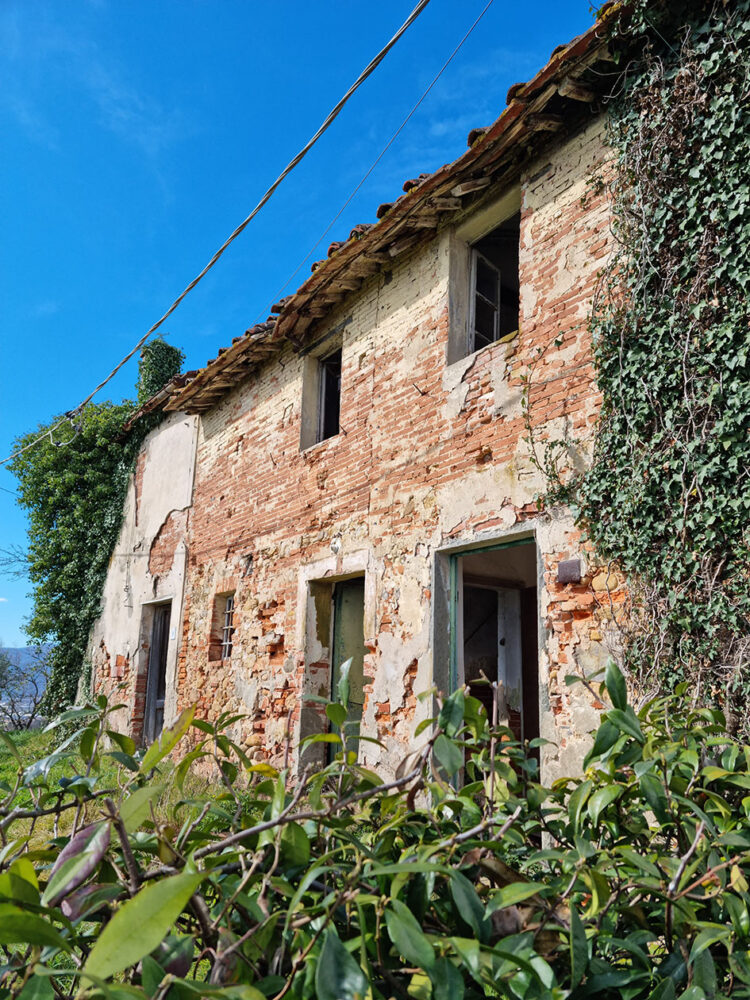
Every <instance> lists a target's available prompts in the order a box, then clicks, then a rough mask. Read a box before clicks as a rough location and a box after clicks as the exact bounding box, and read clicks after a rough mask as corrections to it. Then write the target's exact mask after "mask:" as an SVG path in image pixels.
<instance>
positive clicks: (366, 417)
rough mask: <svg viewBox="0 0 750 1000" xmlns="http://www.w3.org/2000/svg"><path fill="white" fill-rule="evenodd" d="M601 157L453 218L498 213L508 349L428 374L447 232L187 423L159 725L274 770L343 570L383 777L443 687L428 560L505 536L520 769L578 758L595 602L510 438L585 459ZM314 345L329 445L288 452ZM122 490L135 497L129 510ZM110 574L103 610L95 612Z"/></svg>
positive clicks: (545, 165) (303, 725)
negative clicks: (181, 717) (323, 370)
mask: <svg viewBox="0 0 750 1000" xmlns="http://www.w3.org/2000/svg"><path fill="white" fill-rule="evenodd" d="M604 159H605V149H604V144H603V125H602V123H601V122H600V121H595V122H593V123H592V124H591V125H590V126H589V127H587V128H586V129H585V130H583V131H582V132H580V133H579V134H578V135H576V136H574V137H573V138H571V139H568V140H567V141H566V142H564V143H561V144H559V145H558V146H557V147H552V149H551V151H550V152H548V153H547V154H546V155H545V156H544V157H542V158H540V159H537V160H535V161H533V162H531V163H530V164H529V165H528V167H527V169H526V170H525V171H524V173H523V174H522V176H521V178H520V181H519V188H518V189H516V191H515V194H514V193H513V192H510V193H509V192H505V191H496V190H492V189H490V190H488V192H487V197H486V199H485V201H484V206H485V207H484V208H483V207H482V206H480V208H479V209H477V210H476V212H481V211H484V213H485V216H486V217H487V218H490V220H491V214H492V211H493V209H492V205H493V204H495V203H497V202H498V199H502V198H505V199H506V200H507V199H508V198H512V199H515V203H516V204H518V203H520V206H521V241H520V268H519V271H520V286H521V306H520V328H519V332H518V334H517V336H516V337H515V338H513V339H511V340H509V341H508V342H506V343H500V342H498V343H495V344H491V345H490V346H489V347H486V348H484V349H483V350H481V351H479V352H478V353H476V354H473V355H471V356H470V357H468V358H459V359H458V360H455V361H453V362H452V363H450V364H448V363H447V361H448V358H449V357H451V358H452V357H453V356H455V353H456V347H455V344H456V337H457V335H458V334H457V327H456V324H459V325H460V324H463V323H465V321H466V317H465V309H466V302H467V295H466V290H465V287H464V285H463V282H464V281H465V278H464V277H462V276H463V275H464V274H465V260H466V242H465V235H462V233H464V234H465V231H466V226H468V227H469V228H470V227H471V218H470V217H467V219H466V220H464V222H463V223H462V224H461V225H459V226H457V227H456V226H452V227H444V228H443V229H442V230H441V231H439V233H438V235H437V237H436V238H435V239H434V240H433V241H432V242H431V243H428V244H426V245H424V246H423V247H422V248H420V249H419V250H418V251H416V252H414V253H412V254H411V255H410V256H408V257H407V259H405V260H401V259H399V262H398V263H394V265H393V268H392V270H390V271H385V272H384V273H381V274H378V275H377V276H374V277H372V278H371V279H369V280H368V281H367V282H366V283H365V285H364V286H363V287H362V288H361V289H360V290H359V291H358V292H357V293H356V294H353V295H351V296H350V298H349V299H347V300H346V301H345V302H344V304H343V305H342V306H341V307H340V308H338V309H336V310H335V311H334V312H332V313H331V315H330V316H328V317H326V318H324V319H323V320H321V321H320V322H319V323H318V324H317V326H316V327H315V331H314V333H313V334H312V335H311V336H310V338H309V341H308V342H307V343H306V345H305V347H304V349H303V351H302V352H299V351H297V350H296V349H294V348H293V347H292V345H291V344H289V345H288V346H287V347H285V348H284V350H283V351H282V353H281V354H280V355H279V356H278V358H276V359H274V360H273V361H270V362H269V363H268V364H267V365H266V366H265V367H264V368H262V369H260V370H259V371H257V372H255V373H254V374H251V375H249V376H248V377H247V379H246V381H245V382H244V383H242V384H241V385H239V386H238V387H236V388H234V389H233V390H232V391H230V392H229V393H228V394H227V395H226V396H225V397H224V398H223V400H222V401H221V402H220V403H219V404H218V405H216V406H214V407H213V408H212V409H211V410H209V411H208V412H206V413H205V414H203V415H202V416H201V418H200V422H199V425H198V428H197V459H196V474H195V488H194V495H193V505H192V509H191V512H190V518H189V523H185V524H184V527H183V529H182V530H183V531H184V532H185V533H186V539H187V545H188V549H189V558H188V560H187V565H186V567H185V570H184V605H183V613H182V627H183V641H182V643H181V645H180V651H179V664H178V667H177V671H176V674H175V676H174V679H172V678H171V675H170V697H171V699H172V701H171V702H170V708H171V710H172V712H173V711H174V710H175V709H176V708H177V707H181V706H184V705H187V704H191V703H197V704H198V706H199V711H200V712H201V713H203V714H205V715H207V716H209V717H215V716H216V715H218V714H219V713H220V712H222V711H235V710H236V711H240V712H243V713H246V714H247V720H246V722H244V723H241V724H238V725H237V727H236V728H237V735H238V736H239V737H240V738H241V739H242V740H243V741H244V743H245V745H246V746H247V748H248V749H249V751H250V752H251V753H252V754H253V755H254V756H255V758H256V759H258V760H271V761H276V762H278V761H280V760H281V759H282V758H283V755H284V752H285V746H286V743H287V741H289V743H290V748H291V752H292V754H293V755H294V758H295V759H296V755H297V748H298V742H299V739H300V736H301V735H304V734H305V733H307V732H311V731H315V727H316V726H322V725H323V720H322V717H321V713H320V708H319V706H316V704H315V703H313V702H308V701H306V700H305V698H306V696H308V695H320V694H326V693H327V692H329V691H330V657H331V651H330V649H329V645H330V639H329V636H330V599H331V593H332V585H333V582H334V581H336V580H342V579H345V578H347V577H351V576H356V575H362V576H364V579H365V615H364V623H365V625H364V630H365V646H366V649H367V655H366V657H365V674H366V675H367V676H369V677H370V678H372V680H371V681H370V682H369V683H368V684H367V686H366V689H365V704H364V712H363V719H362V732H363V733H364V734H366V735H368V736H373V737H377V738H378V739H380V740H381V741H382V743H383V745H384V749H382V750H381V749H379V748H378V747H376V746H375V745H374V744H362V745H361V748H360V753H361V756H362V758H363V759H364V760H365V761H367V762H368V763H372V764H375V765H377V766H379V767H381V768H383V769H385V770H388V769H393V768H394V767H395V766H397V764H398V763H399V761H400V760H401V759H402V757H403V755H404V753H405V752H406V750H407V749H413V747H414V745H415V737H414V733H415V730H416V727H417V726H418V724H419V722H420V721H421V720H422V719H423V718H426V717H428V716H429V715H430V714H431V712H432V710H433V702H432V701H431V699H430V698H426V699H423V700H420V699H419V698H418V697H417V695H418V694H420V693H421V692H425V691H428V690H429V689H430V688H431V687H432V686H433V685H437V686H438V687H440V688H442V689H443V690H445V689H446V687H447V683H448V677H449V672H448V664H447V660H446V657H447V644H446V639H445V636H446V634H447V628H448V623H447V617H446V600H447V598H446V594H445V582H444V564H445V560H446V559H448V558H450V553H451V552H456V551H458V550H460V549H467V548H469V547H471V546H474V545H479V544H483V545H484V544H491V543H493V542H498V541H502V540H503V539H508V538H514V537H517V536H518V537H521V536H522V537H524V538H528V539H531V540H532V541H534V542H535V544H536V553H537V564H538V634H539V663H538V684H539V704H540V713H541V734H542V735H543V736H544V737H545V738H547V739H548V740H550V741H552V743H551V744H550V745H549V746H547V747H545V749H544V751H543V768H544V777H545V778H546V779H547V780H551V779H553V778H554V777H556V776H558V775H560V774H563V773H568V772H570V771H572V770H575V769H576V768H577V767H578V766H579V763H580V760H581V758H582V755H583V753H584V752H585V750H586V748H587V746H588V739H589V737H588V733H589V731H590V730H591V729H592V728H593V727H594V726H595V724H596V713H597V709H598V708H599V707H600V706H598V704H597V703H595V702H594V701H592V698H591V697H590V696H589V694H588V693H587V692H586V691H585V690H584V689H583V688H582V687H570V686H568V685H566V683H565V675H566V674H569V673H575V672H576V671H577V670H578V669H579V668H584V669H585V670H586V671H587V672H590V671H591V669H592V668H593V667H595V666H598V665H599V664H601V663H602V662H603V659H604V656H605V650H604V646H603V639H602V636H603V632H602V628H603V627H605V625H606V621H604V622H603V620H604V619H606V608H603V609H602V608H601V607H600V605H604V604H605V602H603V601H601V600H600V599H599V597H598V595H597V592H596V591H595V589H593V588H592V586H591V581H592V579H593V577H594V575H595V574H596V573H597V572H598V568H597V567H596V566H594V565H590V566H587V565H585V564H586V558H587V557H586V553H584V552H583V551H582V548H581V541H580V537H579V534H578V532H577V530H576V529H575V527H574V525H573V523H572V520H571V518H570V515H569V514H568V513H567V512H565V511H563V510H551V511H548V510H542V509H540V508H539V507H538V505H537V497H538V495H539V494H540V493H542V492H543V491H544V488H545V482H544V478H543V476H542V474H541V473H540V471H539V469H538V467H537V466H536V465H535V463H534V461H533V460H532V459H533V454H532V449H531V445H530V441H529V434H528V432H529V429H531V431H532V435H533V440H534V447H537V448H539V447H543V445H544V442H545V441H548V440H554V439H557V438H562V439H565V440H566V441H567V442H568V455H569V456H570V457H569V461H570V462H571V463H574V464H578V463H580V462H581V461H583V460H585V455H586V454H587V449H588V447H589V443H590V437H591V431H592V428H593V424H594V422H595V420H596V415H597V408H598V404H599V397H598V394H597V391H596V386H595V384H594V375H593V369H592V364H591V353H590V341H589V334H588V332H587V328H586V317H587V314H588V310H589V307H590V303H591V299H592V295H593V291H594V287H595V281H596V272H597V269H599V268H600V267H601V266H602V264H603V262H604V261H605V259H606V254H607V252H608V247H609V235H608V212H607V205H606V201H605V196H604V194H603V191H602V186H601V185H600V186H599V187H596V186H595V185H593V184H592V181H593V180H594V178H595V177H596V176H597V175H598V174H599V173H600V171H601V169H602V164H603V162H604ZM488 213H489V214H488ZM500 221H501V217H500V218H497V220H496V223H497V222H500ZM462 225H463V227H464V228H463V229H462ZM459 332H460V331H459ZM459 340H460V337H459ZM338 343H340V344H341V346H342V351H343V372H342V394H341V431H340V433H339V434H338V435H337V436H336V437H333V438H330V439H329V440H326V441H323V442H321V443H319V444H313V445H312V446H309V447H304V446H305V445H308V444H309V441H310V440H311V436H310V433H309V427H308V429H307V430H306V429H305V427H306V421H308V422H309V420H310V412H309V407H310V405H311V404H310V399H311V398H313V397H314V394H312V393H311V392H310V391H309V384H308V385H307V386H306V385H305V373H306V372H307V378H308V379H309V377H310V376H309V372H310V370H311V362H310V358H311V357H312V356H314V354H315V352H316V350H319V351H322V350H324V349H327V347H326V345H329V346H336V345H337V344H338ZM316 344H317V345H320V346H319V347H317V348H316ZM524 400H527V402H528V410H525V408H524ZM527 422H528V424H529V426H528V427H527ZM163 433H164V431H163V430H160V431H159V432H157V433H156V435H155V436H154V437H153V440H152V441H151V443H150V444H149V442H147V444H146V446H145V448H144V457H143V463H144V469H145V470H149V469H150V468H151V466H152V465H154V466H156V465H157V464H158V465H159V468H160V469H163V470H166V468H167V465H166V464H164V465H162V464H161V463H169V466H168V467H169V469H172V470H174V469H175V461H176V455H175V452H174V451H171V452H170V453H169V454H167V452H166V450H165V448H166V446H164V447H162V445H163V443H164V442H163V439H162V434H163ZM313 438H314V435H313ZM191 440H192V439H191ZM157 442H160V443H159V444H158V445H157ZM300 443H302V445H303V448H302V449H301V447H300ZM183 447H184V449H186V448H187V434H186V436H185V442H184V446H183ZM183 455H184V451H183ZM160 474H162V473H160ZM154 475H157V473H154ZM163 475H164V479H169V478H170V477H171V473H170V474H168V473H166V471H164V472H163ZM145 476H146V472H144V478H145ZM191 478H192V477H191ZM145 497H146V493H145V487H144V494H143V498H142V502H141V509H143V510H144V511H145V506H146V499H145ZM183 499H184V497H183ZM159 502H160V503H161V506H160V507H159V509H158V511H149V512H148V514H145V513H144V514H143V515H142V516H143V517H144V518H147V520H148V525H149V527H148V532H149V534H148V535H147V534H146V533H145V531H144V532H143V534H142V535H141V534H139V533H138V532H139V531H140V530H141V529H139V528H138V527H137V526H136V524H135V518H134V514H133V509H132V508H133V504H134V500H133V498H132V497H130V498H129V501H128V503H129V505H130V506H129V507H128V508H127V510H126V526H125V528H124V529H123V539H122V545H121V546H120V547H122V548H128V551H131V552H133V553H135V552H136V551H137V552H140V550H141V548H142V547H143V546H146V547H147V548H148V547H149V546H150V545H151V541H152V540H153V539H154V538H156V537H157V535H158V533H159V529H160V527H161V526H162V525H163V524H164V521H165V518H166V517H167V515H168V514H169V512H170V511H171V510H181V509H182V507H180V505H179V504H178V503H177V502H173V501H172V500H170V502H169V505H167V504H165V503H164V502H163V500H160V501H159ZM184 506H187V502H186V503H185V505H184ZM575 557H580V558H581V559H582V560H583V563H584V566H585V574H584V577H583V579H582V581H581V582H580V583H579V584H564V585H563V584H558V583H557V565H558V563H559V562H560V561H561V560H564V559H569V558H575ZM590 561H591V560H590V559H589V562H590ZM137 562H138V560H137V559H136V558H133V559H131V560H130V561H127V560H126V561H125V564H126V565H122V566H121V564H120V563H118V562H117V560H115V562H114V563H113V568H112V572H111V574H110V580H109V581H108V589H107V595H106V597H105V606H104V612H103V616H102V619H101V620H100V623H99V624H98V626H97V630H96V632H95V642H94V645H95V647H96V646H97V643H100V642H104V643H105V644H106V646H107V650H108V651H109V650H113V651H114V649H115V646H116V645H117V643H118V642H120V643H121V642H122V641H123V639H124V637H125V636H126V635H127V636H128V637H129V638H128V642H129V643H130V645H126V646H124V647H123V648H124V649H127V653H126V655H127V656H128V658H130V657H132V655H133V653H132V650H134V649H136V648H137V641H136V640H133V639H132V636H134V635H137V629H136V630H135V632H134V631H133V623H134V620H135V619H137V618H138V614H139V611H138V601H139V600H140V601H144V600H148V599H152V598H151V597H150V596H147V595H149V594H150V589H149V588H152V587H153V586H154V583H153V580H152V578H151V576H150V574H149V573H148V570H147V568H146V566H145V564H143V563H142V564H140V565H139V567H138V568H137V569H136V568H135V563H137ZM127 574H130V576H129V577H128V579H129V580H130V587H131V593H132V606H131V607H129V609H128V613H127V614H125V613H124V612H123V610H122V609H118V608H116V604H117V599H119V600H120V602H122V592H123V587H124V582H125V578H126V575H127ZM170 574H171V575H170ZM181 574H182V568H181V564H179V559H177V560H176V562H175V563H174V564H173V567H172V569H171V570H170V571H169V572H168V573H167V574H166V576H164V577H162V576H161V575H160V576H159V578H158V581H157V584H156V588H157V590H156V591H154V596H158V595H161V594H163V593H166V591H165V590H163V589H159V588H161V587H163V586H166V583H163V581H166V580H168V581H169V586H170V587H172V591H171V592H172V593H173V594H175V596H174V597H173V600H174V601H175V602H177V598H176V588H177V587H178V586H182V583H183V578H182V575H181ZM136 577H137V582H136ZM157 592H158V594H157ZM227 593H233V594H234V598H235V626H236V631H235V635H234V644H233V649H232V653H231V656H230V657H229V658H228V659H225V660H217V659H214V658H212V657H211V652H210V644H211V635H212V628H215V609H216V607H217V599H218V598H220V597H221V596H222V595H224V594H227ZM175 607H176V603H175ZM120 637H122V639H121V638H120ZM170 649H171V647H170ZM110 655H111V654H110ZM97 676H98V677H99V678H101V677H103V676H104V673H103V667H100V668H98V671H97ZM110 676H111V674H110ZM169 714H170V713H169V712H168V713H167V716H168V717H169Z"/></svg>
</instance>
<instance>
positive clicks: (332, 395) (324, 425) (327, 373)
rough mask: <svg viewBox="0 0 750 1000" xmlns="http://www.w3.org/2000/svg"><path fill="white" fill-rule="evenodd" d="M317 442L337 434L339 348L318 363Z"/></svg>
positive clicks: (339, 383) (339, 371) (339, 381)
mask: <svg viewBox="0 0 750 1000" xmlns="http://www.w3.org/2000/svg"><path fill="white" fill-rule="evenodd" d="M319 365H320V372H319V380H320V381H319V400H318V437H317V440H318V441H327V440H328V438H331V437H335V436H336V435H337V434H338V432H339V418H340V415H341V348H340V347H339V348H337V350H335V351H333V352H332V353H331V354H327V355H326V356H325V357H324V358H321V359H320V361H319Z"/></svg>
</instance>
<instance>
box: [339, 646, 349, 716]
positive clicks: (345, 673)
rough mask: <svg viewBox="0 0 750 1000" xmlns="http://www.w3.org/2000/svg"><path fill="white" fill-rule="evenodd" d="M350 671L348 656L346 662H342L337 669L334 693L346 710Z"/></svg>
mask: <svg viewBox="0 0 750 1000" xmlns="http://www.w3.org/2000/svg"><path fill="white" fill-rule="evenodd" d="M351 669H352V657H351V656H350V657H349V659H348V660H344V662H343V663H342V664H341V666H340V667H339V682H338V685H337V686H336V693H337V694H338V697H339V701H340V702H341V704H342V705H343V706H344V708H347V707H348V705H349V671H350V670H351Z"/></svg>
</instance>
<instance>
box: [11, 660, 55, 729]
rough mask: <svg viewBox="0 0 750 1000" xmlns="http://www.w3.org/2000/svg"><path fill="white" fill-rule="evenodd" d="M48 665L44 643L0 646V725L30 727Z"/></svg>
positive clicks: (14, 727) (35, 717)
mask: <svg viewBox="0 0 750 1000" xmlns="http://www.w3.org/2000/svg"><path fill="white" fill-rule="evenodd" d="M49 669H50V668H49V650H48V649H46V648H45V647H44V646H35V647H31V648H29V649H24V650H20V649H13V650H9V649H0V726H2V727H3V728H4V729H30V728H31V727H32V726H33V725H34V723H35V722H37V721H38V720H39V716H40V711H41V705H42V701H43V699H44V694H45V691H46V688H47V681H48V680H49Z"/></svg>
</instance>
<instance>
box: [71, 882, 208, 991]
mask: <svg viewBox="0 0 750 1000" xmlns="http://www.w3.org/2000/svg"><path fill="white" fill-rule="evenodd" d="M205 877H206V876H205V873H203V872H198V873H195V874H194V873H190V872H181V873H180V874H179V875H171V876H170V877H169V878H165V879H163V880H161V881H157V882H153V883H151V884H149V885H146V886H145V888H143V889H141V890H140V892H138V893H137V894H136V895H135V896H133V898H132V899H129V900H128V901H127V902H126V903H124V904H123V905H122V906H121V907H120V909H119V910H117V912H116V913H115V914H114V916H113V917H112V919H111V920H110V921H109V923H108V924H107V925H106V926H105V927H104V929H103V930H102V932H101V934H100V935H99V937H98V938H97V939H96V943H95V944H94V947H93V948H92V949H91V954H90V955H89V957H88V959H87V961H86V964H85V965H84V967H83V974H84V975H86V974H88V973H91V975H92V976H96V977H98V978H99V979H106V978H107V977H108V976H113V975H115V974H116V973H118V972H122V970H123V969H127V968H128V966H131V965H135V964H136V962H140V960H141V959H142V958H143V956H144V955H148V954H149V952H152V951H153V950H154V948H156V947H157V946H158V945H159V944H161V942H162V941H163V940H164V938H165V937H166V936H167V934H168V933H169V930H170V929H171V927H172V925H173V924H174V922H175V920H177V918H178V917H179V915H180V914H181V913H182V911H183V909H184V908H185V906H186V905H187V902H188V900H189V899H190V897H191V896H192V895H193V893H194V892H195V890H196V889H197V888H198V886H199V885H200V884H201V882H202V881H203V879H204V878H205Z"/></svg>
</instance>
